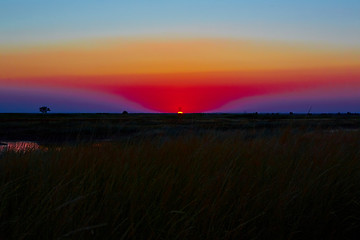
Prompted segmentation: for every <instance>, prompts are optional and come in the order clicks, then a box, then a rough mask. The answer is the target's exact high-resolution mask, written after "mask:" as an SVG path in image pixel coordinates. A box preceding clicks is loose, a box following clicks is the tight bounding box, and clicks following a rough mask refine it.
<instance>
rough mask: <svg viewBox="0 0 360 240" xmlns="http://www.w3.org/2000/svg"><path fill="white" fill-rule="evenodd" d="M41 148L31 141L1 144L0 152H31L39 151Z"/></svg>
mask: <svg viewBox="0 0 360 240" xmlns="http://www.w3.org/2000/svg"><path fill="white" fill-rule="evenodd" d="M40 148H41V147H40V145H39V144H37V143H36V142H30V141H16V142H0V152H2V151H14V152H26V151H30V150H38V149H40Z"/></svg>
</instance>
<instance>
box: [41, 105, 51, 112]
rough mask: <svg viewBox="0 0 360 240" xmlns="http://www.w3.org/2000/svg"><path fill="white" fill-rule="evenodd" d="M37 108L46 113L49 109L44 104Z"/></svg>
mask: <svg viewBox="0 0 360 240" xmlns="http://www.w3.org/2000/svg"><path fill="white" fill-rule="evenodd" d="M39 110H40V112H41V113H47V112H49V111H51V110H50V108H48V107H46V106H43V107H40V108H39Z"/></svg>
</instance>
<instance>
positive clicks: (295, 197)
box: [0, 128, 360, 239]
mask: <svg viewBox="0 0 360 240" xmlns="http://www.w3.org/2000/svg"><path fill="white" fill-rule="evenodd" d="M255 135H256V137H253V136H251V135H249V133H248V132H247V133H245V132H243V131H232V132H229V131H224V132H217V131H214V132H209V133H205V134H191V133H189V134H183V135H179V136H177V137H169V136H166V135H164V136H161V135H159V136H156V137H151V138H146V137H144V138H141V139H136V140H135V139H133V140H128V141H122V142H109V143H102V144H79V145H77V146H63V147H62V148H61V149H59V148H55V147H53V148H50V149H49V150H47V151H42V150H30V151H26V152H20V153H16V152H11V151H8V152H5V153H3V154H2V155H0V199H1V202H0V238H1V239H270V238H271V239H339V238H342V239H343V238H351V237H353V236H355V235H356V234H357V233H359V232H360V161H359V160H360V133H359V131H353V132H346V131H338V132H334V133H329V132H324V131H316V132H307V133H294V131H293V130H292V129H291V128H288V129H284V130H283V131H281V132H280V133H279V134H274V135H266V134H259V133H258V132H257V133H256V134H255ZM255 135H254V136H255Z"/></svg>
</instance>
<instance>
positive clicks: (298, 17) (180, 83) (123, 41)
mask: <svg viewBox="0 0 360 240" xmlns="http://www.w3.org/2000/svg"><path fill="white" fill-rule="evenodd" d="M359 12H360V1H355V0H342V1H340V0H339V1H338V0H337V1H335V0H326V1H325V0H318V1H310V0H302V1H297V0H294V1H285V0H278V1H269V0H268V1H265V0H253V1H239V0H237V1H235V0H223V1H213V0H206V1H205V0H198V1H190V0H182V1H169V0H168V1H159V0H153V1H136V0H134V1H106V0H104V1H95V0H71V1H67V0H61V1H60V0H53V1H48V0H47V1H45V0H38V1H32V0H2V1H0V112H38V111H39V107H40V106H43V105H46V106H48V107H50V108H51V109H52V112H61V113H62V112H122V111H124V110H126V111H128V112H158V113H163V112H177V111H178V109H179V107H181V109H182V111H183V112H185V113H190V112H236V113H242V112H284V113H286V112H290V111H292V112H308V111H309V109H311V111H312V112H319V113H320V112H348V111H350V112H360V14H359Z"/></svg>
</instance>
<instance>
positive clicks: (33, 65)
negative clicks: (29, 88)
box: [0, 38, 360, 84]
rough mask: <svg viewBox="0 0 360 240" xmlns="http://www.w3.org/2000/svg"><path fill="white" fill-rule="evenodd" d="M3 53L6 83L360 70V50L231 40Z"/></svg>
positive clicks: (123, 42)
mask: <svg viewBox="0 0 360 240" xmlns="http://www.w3.org/2000/svg"><path fill="white" fill-rule="evenodd" d="M0 52H1V55H2V57H1V58H0V73H1V76H0V79H4V78H5V79H14V78H34V77H36V78H37V77H57V76H106V75H123V74H130V75H132V74H162V73H194V72H202V73H204V72H205V73H206V72H238V71H241V72H253V71H263V70H293V69H333V68H336V69H343V68H346V69H348V68H354V69H359V66H360V50H359V49H337V48H331V47H322V46H312V45H304V44H302V45H300V44H289V43H280V42H261V41H250V40H249V41H243V40H231V39H136V38H134V39H112V40H93V41H90V40H87V41H77V42H76V41H73V42H67V43H58V44H52V45H39V46H36V45H33V46H23V47H17V48H15V47H13V48H10V47H7V48H5V47H3V48H1V47H0ZM166 81H167V82H166V83H169V79H167V80H166ZM176 81H180V82H182V83H183V82H184V81H185V82H186V81H187V80H186V79H182V80H176ZM124 83H125V82H124ZM132 83H133V82H132ZM156 83H159V82H155V84H156ZM207 83H209V82H207Z"/></svg>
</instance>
